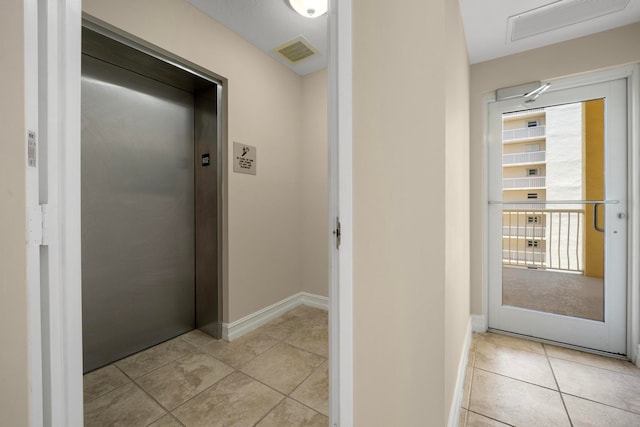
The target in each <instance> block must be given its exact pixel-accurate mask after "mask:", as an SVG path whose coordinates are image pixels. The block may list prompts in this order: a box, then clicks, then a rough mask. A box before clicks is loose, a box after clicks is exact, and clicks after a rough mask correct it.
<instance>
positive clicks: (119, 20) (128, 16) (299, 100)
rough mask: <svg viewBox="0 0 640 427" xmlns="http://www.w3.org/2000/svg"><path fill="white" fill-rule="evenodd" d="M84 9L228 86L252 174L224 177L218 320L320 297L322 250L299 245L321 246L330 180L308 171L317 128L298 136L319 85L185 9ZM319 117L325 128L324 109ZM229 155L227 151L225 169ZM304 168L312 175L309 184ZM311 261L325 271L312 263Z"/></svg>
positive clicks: (149, 4) (233, 136)
mask: <svg viewBox="0 0 640 427" xmlns="http://www.w3.org/2000/svg"><path fill="white" fill-rule="evenodd" d="M83 10H84V11H85V13H88V14H89V15H91V16H93V17H96V18H98V19H100V20H102V21H105V22H107V23H108V24H110V25H113V26H115V27H117V28H119V29H121V30H123V31H126V32H128V33H130V34H133V35H135V36H137V37H139V38H141V39H143V40H145V41H147V42H150V43H152V44H154V45H157V46H159V47H161V48H163V49H165V50H167V51H169V52H172V53H173V54H176V55H178V56H180V57H182V58H185V59H187V60H189V61H191V62H193V63H196V64H198V65H200V66H202V67H204V68H206V69H208V70H210V71H212V72H214V73H216V74H218V75H220V76H222V77H224V78H226V79H228V86H227V90H228V92H227V94H228V111H229V114H228V142H229V147H231V146H232V143H233V141H238V142H242V143H244V144H249V145H254V146H256V147H257V155H258V159H257V171H258V174H257V176H252V175H244V174H237V173H233V172H229V173H228V180H227V182H226V185H227V187H226V192H227V194H226V197H227V199H228V203H227V207H228V212H227V220H228V242H229V253H228V262H229V268H228V270H227V273H228V278H227V281H226V283H225V288H224V294H225V301H224V306H225V307H224V321H225V322H233V321H235V320H238V319H240V318H242V317H244V316H246V315H248V314H251V313H253V312H255V311H257V310H259V309H261V308H264V307H265V306H268V305H270V304H272V303H275V302H277V301H280V300H282V299H284V298H286V297H288V296H290V295H292V294H295V293H297V292H299V291H301V290H303V283H304V290H307V289H313V292H315V293H320V294H324V295H326V293H327V286H326V272H324V275H325V277H320V276H318V277H313V279H311V278H310V276H311V275H315V274H316V273H317V272H322V268H323V267H324V266H326V262H327V261H326V254H324V253H325V252H326V245H327V243H326V241H325V242H319V243H318V244H319V245H320V246H321V247H320V248H316V247H315V246H314V247H313V248H312V249H309V250H313V253H311V254H307V253H305V255H303V252H305V251H304V250H303V249H305V248H308V247H309V246H310V245H311V244H312V243H311V242H307V241H303V237H305V236H308V237H309V238H310V239H312V240H313V242H317V241H318V240H320V238H319V237H318V234H319V232H318V226H317V223H318V222H319V219H318V218H320V216H321V215H323V213H321V212H320V211H319V210H320V205H322V204H323V203H326V195H323V194H322V191H324V193H325V194H326V189H324V190H323V189H322V188H321V187H322V183H321V182H319V181H321V180H322V179H323V178H324V177H326V171H325V170H323V168H326V160H323V159H320V161H321V162H322V161H324V162H325V163H324V165H325V166H321V165H320V164H314V165H310V164H309V162H310V161H311V160H312V159H311V157H310V156H312V155H315V154H316V151H317V152H322V151H323V150H324V149H320V147H312V146H311V144H314V143H315V142H318V143H320V142H322V141H321V138H320V136H319V133H318V131H317V129H319V128H320V127H321V126H322V125H321V123H320V122H317V123H314V124H309V126H306V127H305V128H304V131H308V132H309V133H310V134H311V136H312V138H313V141H307V140H304V137H305V133H304V131H303V123H306V122H305V119H304V117H305V116H304V114H303V112H305V113H309V114H312V115H315V114H317V113H316V112H315V111H312V110H315V109H316V108H317V107H316V106H311V105H310V104H309V102H307V101H303V91H306V92H309V93H310V94H314V95H317V93H319V92H321V91H322V90H326V83H325V87H324V88H323V87H322V84H321V83H322V82H321V80H322V76H321V75H318V76H309V77H307V78H306V79H304V80H303V79H302V78H301V77H300V76H298V75H297V74H295V73H293V72H292V71H290V70H288V69H287V68H286V67H284V66H283V65H281V64H279V63H278V62H277V61H275V60H274V59H272V58H270V57H268V56H267V55H265V54H264V53H262V52H261V51H259V50H258V49H257V48H255V47H254V46H252V45H250V44H249V43H247V42H246V41H245V40H244V39H241V38H240V37H238V36H237V35H235V34H234V33H232V32H231V31H229V30H227V29H226V28H225V27H223V26H221V25H220V24H218V23H217V22H216V21H214V20H212V19H210V18H209V17H207V16H206V15H204V14H202V13H201V12H199V11H198V10H197V9H195V8H193V7H192V6H191V5H189V4H188V3H187V2H186V1H183V0H141V1H135V2H131V1H128V0H114V1H104V0H85V1H84V2H83ZM325 79H326V77H325ZM321 101H322V100H321ZM325 102H326V101H325ZM319 110H320V108H318V111H319ZM324 116H325V118H324V123H325V127H326V108H325V109H324ZM307 122H308V121H307ZM325 133H326V130H325ZM325 141H326V136H325ZM324 145H325V147H326V142H324ZM231 154H232V152H231V150H229V153H228V159H229V161H230V159H231ZM305 165H306V166H310V167H311V168H312V169H313V174H315V173H316V172H317V176H316V175H313V176H305V169H303V166H305ZM320 172H322V173H323V174H324V175H322V176H321V175H320ZM301 177H302V178H301ZM325 180H326V178H325ZM308 189H312V190H314V191H317V192H318V194H316V195H315V196H317V197H318V199H319V201H318V200H311V199H312V195H311V194H309V195H305V194H303V190H308ZM315 196H314V197H315ZM320 199H322V200H320ZM303 201H304V203H303ZM324 209H326V207H325V208H324ZM301 213H302V214H303V215H301ZM324 215H325V217H326V213H325V214H324ZM323 221H324V220H323ZM303 222H304V226H303ZM324 224H326V221H324ZM307 227H309V228H307ZM316 252H317V253H318V254H322V255H321V256H322V258H321V260H320V261H321V264H322V263H324V264H322V265H321V264H314V263H313V262H312V257H314V256H315V253H316ZM312 264H313V265H312ZM303 272H304V273H305V274H304V276H303ZM303 277H305V278H307V279H308V280H303ZM320 282H324V283H325V287H324V288H322V286H321V284H320ZM310 292H311V291H310Z"/></svg>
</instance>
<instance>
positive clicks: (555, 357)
mask: <svg viewBox="0 0 640 427" xmlns="http://www.w3.org/2000/svg"><path fill="white" fill-rule="evenodd" d="M588 354H589V353H588ZM598 356H599V355H598ZM547 357H548V358H549V359H557V360H561V361H563V362H569V363H573V364H576V365H582V366H588V367H589V368H595V369H602V370H603V371H608V372H613V373H615V374H620V375H627V376H630V377H634V378H638V377H640V373H639V374H631V373H627V372H620V371H616V370H615V369H609V368H604V367H602V366H596V365H592V364H590V363H585V362H578V361H577V360H572V359H566V358H563V357H558V356H547ZM601 357H605V358H606V357H607V356H601ZM611 359H612V360H620V359H613V358H611ZM629 363H630V362H629Z"/></svg>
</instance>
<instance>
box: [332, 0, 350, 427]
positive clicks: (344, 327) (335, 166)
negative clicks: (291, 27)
mask: <svg viewBox="0 0 640 427" xmlns="http://www.w3.org/2000/svg"><path fill="white" fill-rule="evenodd" d="M352 62H353V60H352V0H331V1H330V5H329V85H328V86H329V93H328V96H329V108H328V110H329V111H328V113H329V114H328V118H329V230H332V229H334V227H335V220H336V217H339V218H340V222H341V224H342V236H341V245H340V249H336V246H335V239H329V241H330V244H329V248H328V250H329V263H330V272H329V301H330V309H329V340H330V342H329V351H330V354H329V387H330V389H329V425H331V426H340V427H352V426H353V243H352V230H353V226H352V224H353V220H352V212H353V207H352V191H353V190H352V188H353V183H352V127H353V126H352V115H353V111H352V67H353V65H352ZM329 236H331V234H329Z"/></svg>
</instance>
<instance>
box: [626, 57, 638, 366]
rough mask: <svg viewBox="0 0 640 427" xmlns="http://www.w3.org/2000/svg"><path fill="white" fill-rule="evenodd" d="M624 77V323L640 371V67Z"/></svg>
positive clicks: (634, 67) (629, 344)
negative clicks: (626, 185) (626, 251)
mask: <svg viewBox="0 0 640 427" xmlns="http://www.w3.org/2000/svg"><path fill="white" fill-rule="evenodd" d="M629 68H630V71H629V76H628V77H627V86H628V87H627V91H628V94H629V99H628V101H627V102H628V104H627V105H628V109H629V111H628V117H629V124H628V129H629V147H630V149H629V197H628V200H629V201H628V205H627V209H628V218H629V224H628V225H629V229H628V233H629V255H628V259H629V272H628V274H629V279H628V283H629V288H628V292H627V297H628V304H627V306H628V307H629V308H628V310H629V316H628V320H627V322H628V323H627V325H628V326H627V328H628V329H627V348H628V350H629V351H628V352H627V353H628V354H627V357H629V359H630V360H631V361H632V362H634V363H635V364H636V366H638V367H640V266H638V263H637V262H634V260H637V259H638V258H639V257H640V185H638V182H640V120H639V119H638V113H639V112H640V64H634V65H632V66H630V67H629Z"/></svg>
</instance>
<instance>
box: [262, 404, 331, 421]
mask: <svg viewBox="0 0 640 427" xmlns="http://www.w3.org/2000/svg"><path fill="white" fill-rule="evenodd" d="M328 425H329V418H327V417H326V416H324V415H322V414H319V413H318V412H316V411H314V410H313V409H310V408H307V407H306V406H304V405H301V404H300V403H298V402H295V401H293V400H291V399H285V400H283V401H282V402H281V403H280V404H279V405H278V406H276V407H275V408H274V409H273V411H271V412H270V413H269V414H268V415H267V416H266V417H264V418H263V419H262V421H260V422H259V423H258V424H256V427H285V426H291V427H294V426H296V427H297V426H299V427H327V426H328Z"/></svg>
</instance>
